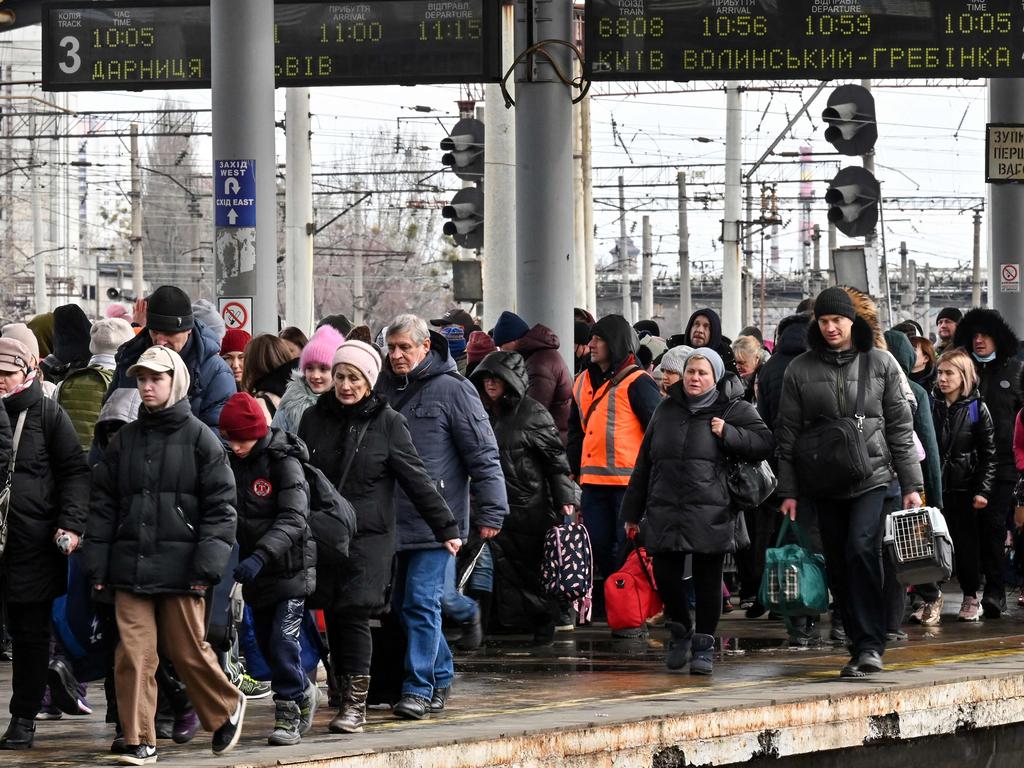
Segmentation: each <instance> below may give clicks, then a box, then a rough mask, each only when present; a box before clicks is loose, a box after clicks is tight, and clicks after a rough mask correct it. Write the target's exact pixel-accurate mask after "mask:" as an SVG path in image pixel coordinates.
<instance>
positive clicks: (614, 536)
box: [580, 485, 626, 578]
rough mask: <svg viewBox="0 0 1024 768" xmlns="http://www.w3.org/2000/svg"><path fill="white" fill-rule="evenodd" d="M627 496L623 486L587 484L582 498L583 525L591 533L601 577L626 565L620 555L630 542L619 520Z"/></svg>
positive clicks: (595, 563)
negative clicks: (623, 501) (627, 542)
mask: <svg viewBox="0 0 1024 768" xmlns="http://www.w3.org/2000/svg"><path fill="white" fill-rule="evenodd" d="M625 495H626V486H624V485H622V486H619V485H584V486H583V498H582V500H581V501H580V507H581V512H582V513H583V525H584V527H586V529H587V533H588V534H589V535H590V548H591V549H592V550H593V551H594V565H596V566H597V570H598V572H599V573H600V576H601V578H606V577H608V576H610V575H611V574H613V573H615V571H617V570H618V568H619V566H620V565H622V561H621V560H620V558H621V557H622V553H623V552H624V547H625V545H626V531H625V528H623V525H622V522H621V521H620V520H619V509H620V508H621V507H622V499H623V498H624V497H625Z"/></svg>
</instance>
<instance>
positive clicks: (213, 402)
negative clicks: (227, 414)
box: [104, 320, 238, 431]
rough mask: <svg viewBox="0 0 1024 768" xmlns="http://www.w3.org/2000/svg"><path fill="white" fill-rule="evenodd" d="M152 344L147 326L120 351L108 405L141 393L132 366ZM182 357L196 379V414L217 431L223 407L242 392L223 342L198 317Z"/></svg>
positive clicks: (192, 400)
mask: <svg viewBox="0 0 1024 768" xmlns="http://www.w3.org/2000/svg"><path fill="white" fill-rule="evenodd" d="M151 346H153V342H152V340H151V339H150V337H149V331H148V330H147V329H146V328H143V329H142V330H141V331H140V332H139V335H138V336H136V337H135V338H134V339H132V340H131V341H129V342H128V343H127V344H123V345H122V346H121V348H120V349H119V350H117V357H116V360H117V370H116V372H115V373H114V380H113V381H112V382H111V383H110V389H108V390H107V397H106V400H104V404H106V403H108V402H110V400H111V399H112V398H115V397H116V398H125V397H127V398H133V397H135V396H136V395H137V391H136V390H137V385H136V382H135V379H134V378H129V376H128V369H129V368H131V367H132V366H133V365H135V363H136V361H137V360H138V359H139V355H141V354H142V353H143V352H145V351H146V350H147V349H149V348H150V347H151ZM181 358H182V359H183V360H184V361H185V365H186V366H187V367H188V372H189V376H190V377H191V381H192V384H191V387H190V388H189V392H188V399H189V403H191V405H192V413H193V414H195V416H196V418H198V419H199V420H200V421H202V422H203V423H205V424H207V425H208V426H209V427H211V428H212V429H213V430H214V431H217V429H218V426H217V425H218V422H219V420H220V411H221V408H223V407H224V403H226V402H227V400H228V398H229V397H231V396H232V395H233V394H235V392H237V391H238V387H237V386H236V385H235V377H234V375H233V374H232V373H231V369H230V368H228V364H227V363H225V362H224V360H223V359H222V358H221V356H220V341H218V340H217V339H216V338H215V337H214V335H213V332H212V331H210V330H209V329H208V328H207V327H206V326H205V325H203V324H202V323H201V322H200V321H199V320H196V321H195V327H194V328H193V329H192V333H191V335H190V336H189V339H188V342H187V343H186V344H185V348H184V349H182V351H181Z"/></svg>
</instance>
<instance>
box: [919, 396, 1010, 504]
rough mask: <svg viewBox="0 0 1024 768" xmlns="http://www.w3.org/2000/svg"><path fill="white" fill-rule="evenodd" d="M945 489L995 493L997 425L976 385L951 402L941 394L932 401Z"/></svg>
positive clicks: (979, 493) (948, 491)
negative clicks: (963, 395)
mask: <svg viewBox="0 0 1024 768" xmlns="http://www.w3.org/2000/svg"><path fill="white" fill-rule="evenodd" d="M932 415H933V418H934V421H935V429H936V432H938V439H939V455H940V457H941V461H942V489H943V490H944V491H945V492H946V493H969V494H971V495H972V496H984V497H985V498H986V499H987V498H989V497H990V496H991V495H992V486H993V484H994V483H995V478H996V461H995V458H996V446H995V425H994V424H993V423H992V414H991V413H990V412H989V410H988V406H986V405H985V403H984V402H982V400H981V396H980V395H979V394H978V390H977V389H975V390H974V391H973V392H971V394H970V395H968V396H967V397H961V398H960V399H959V400H957V401H956V402H955V403H953V404H952V405H948V404H947V403H946V400H945V398H943V397H938V398H936V399H935V401H934V402H933V404H932Z"/></svg>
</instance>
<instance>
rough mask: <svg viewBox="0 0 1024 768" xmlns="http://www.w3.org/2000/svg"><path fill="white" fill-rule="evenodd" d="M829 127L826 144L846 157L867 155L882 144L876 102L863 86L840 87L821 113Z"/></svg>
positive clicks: (833, 92)
mask: <svg viewBox="0 0 1024 768" xmlns="http://www.w3.org/2000/svg"><path fill="white" fill-rule="evenodd" d="M821 119H822V120H824V121H825V122H826V123H828V128H826V129H825V141H827V142H828V143H829V144H831V145H832V146H833V147H835V148H836V151H837V152H839V153H840V154H843V155H866V154H868V153H869V152H870V151H871V150H872V149H873V148H874V146H875V142H876V141H877V140H878V123H877V122H876V120H875V99H874V97H873V96H872V95H871V91H869V90H868V89H867V88H865V87H864V86H862V85H840V86H839V87H838V88H836V89H835V90H834V91H832V95H831V96H829V97H828V106H827V107H825V110H824V111H823V112H822V113H821Z"/></svg>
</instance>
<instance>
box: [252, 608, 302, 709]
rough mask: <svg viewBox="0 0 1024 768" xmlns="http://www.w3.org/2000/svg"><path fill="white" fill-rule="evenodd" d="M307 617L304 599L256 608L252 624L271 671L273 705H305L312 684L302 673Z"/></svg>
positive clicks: (253, 612)
mask: <svg viewBox="0 0 1024 768" xmlns="http://www.w3.org/2000/svg"><path fill="white" fill-rule="evenodd" d="M305 614H306V601H305V600H304V599H303V598H301V597H296V598H291V599H288V600H281V601H280V602H277V603H271V604H269V605H264V606H260V607H259V608H257V607H255V606H253V609H252V624H253V631H254V633H255V635H256V643H257V644H258V645H259V647H260V651H261V652H262V653H263V658H264V659H266V661H267V665H268V666H269V667H270V685H271V688H273V690H274V701H296V702H298V703H299V704H301V703H302V700H303V698H304V697H305V695H306V687H307V685H308V684H309V680H308V679H307V678H306V673H305V671H304V670H303V669H302V650H301V646H300V644H299V633H300V632H301V631H302V620H303V618H304V617H305Z"/></svg>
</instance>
